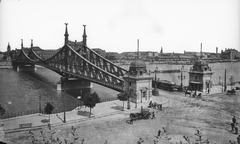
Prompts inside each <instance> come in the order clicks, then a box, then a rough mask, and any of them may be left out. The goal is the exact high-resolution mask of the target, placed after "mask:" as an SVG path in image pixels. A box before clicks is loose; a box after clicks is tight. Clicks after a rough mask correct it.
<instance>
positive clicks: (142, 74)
mask: <svg viewBox="0 0 240 144" xmlns="http://www.w3.org/2000/svg"><path fill="white" fill-rule="evenodd" d="M123 79H124V88H123V89H124V91H127V92H128V93H129V97H130V100H131V101H132V102H135V103H136V104H137V103H139V102H147V101H150V99H151V95H152V79H153V77H150V75H149V74H148V73H147V68H146V64H145V63H144V62H143V61H142V60H141V59H140V58H139V50H138V57H137V59H135V60H133V61H132V62H131V63H130V67H129V71H128V72H127V74H126V75H124V77H123Z"/></svg>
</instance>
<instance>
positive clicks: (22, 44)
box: [21, 39, 23, 49]
mask: <svg viewBox="0 0 240 144" xmlns="http://www.w3.org/2000/svg"><path fill="white" fill-rule="evenodd" d="M21 49H23V39H21Z"/></svg>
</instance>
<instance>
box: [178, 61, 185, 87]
mask: <svg viewBox="0 0 240 144" xmlns="http://www.w3.org/2000/svg"><path fill="white" fill-rule="evenodd" d="M183 70H184V66H182V67H181V76H178V78H179V79H181V88H183V80H184V79H185V76H183Z"/></svg>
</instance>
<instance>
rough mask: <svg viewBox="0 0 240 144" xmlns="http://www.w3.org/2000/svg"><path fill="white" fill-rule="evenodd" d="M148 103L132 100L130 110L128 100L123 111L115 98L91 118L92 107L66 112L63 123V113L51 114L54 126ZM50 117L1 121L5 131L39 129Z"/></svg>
mask: <svg viewBox="0 0 240 144" xmlns="http://www.w3.org/2000/svg"><path fill="white" fill-rule="evenodd" d="M152 100H153V101H157V102H159V103H166V102H167V100H166V99H165V98H159V97H157V100H156V97H152ZM148 104H149V102H143V103H137V108H135V103H132V102H131V103H130V106H131V108H130V110H128V109H127V102H124V111H122V106H123V102H122V101H119V100H115V101H109V102H104V103H98V104H96V106H95V107H94V108H93V109H92V111H91V118H89V112H90V109H89V108H86V109H85V108H84V107H82V108H81V109H80V110H76V109H75V110H72V111H69V112H66V123H63V116H64V114H63V113H58V114H51V115H50V122H51V125H52V126H57V125H65V124H70V123H76V122H82V121H86V120H89V119H96V118H101V117H106V116H110V115H114V114H120V113H130V112H133V111H139V110H140V108H141V106H143V108H147V106H148ZM48 118H49V115H43V114H41V115H39V114H33V115H26V116H21V117H15V118H9V119H3V120H1V122H2V123H3V124H4V126H3V127H2V129H3V131H4V132H5V133H11V132H18V131H24V130H31V129H39V128H43V127H46V126H47V124H48V122H47V120H48ZM28 123H31V124H32V126H31V128H20V124H28Z"/></svg>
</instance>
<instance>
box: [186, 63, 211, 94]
mask: <svg viewBox="0 0 240 144" xmlns="http://www.w3.org/2000/svg"><path fill="white" fill-rule="evenodd" d="M212 74H213V72H212V71H211V68H210V67H209V66H208V63H207V62H206V61H203V60H198V61H196V62H195V63H194V65H193V67H191V68H190V71H189V90H192V91H201V92H203V93H207V92H210V91H211V87H212Z"/></svg>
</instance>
